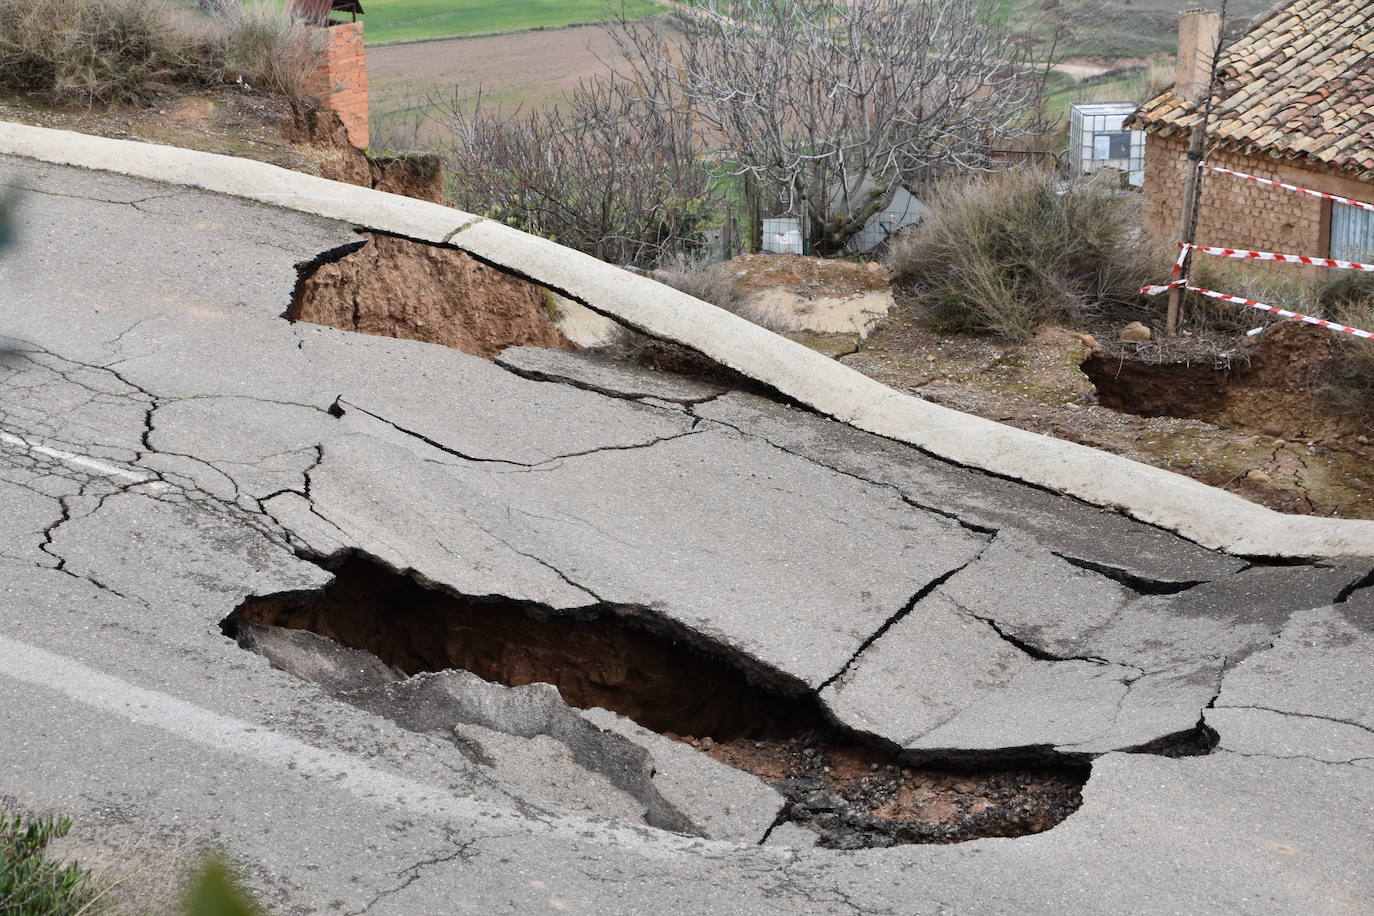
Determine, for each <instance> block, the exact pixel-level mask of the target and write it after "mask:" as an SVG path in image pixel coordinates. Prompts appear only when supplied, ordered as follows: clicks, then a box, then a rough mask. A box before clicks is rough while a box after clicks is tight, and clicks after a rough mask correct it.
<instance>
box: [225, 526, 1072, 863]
mask: <svg viewBox="0 0 1374 916" xmlns="http://www.w3.org/2000/svg"><path fill="white" fill-rule="evenodd" d="M322 565H326V566H327V567H328V568H329V569H330V570H331V571H332V572H333V573H334V576H335V578H334V580H333V581H332V582H331V583H330V584H328V585H326V586H324V587H323V588H320V589H317V590H310V591H299V592H290V593H284V594H278V595H269V596H264V597H254V598H249V599H248V600H246V601H244V602H243V603H242V604H241V605H240V606H239V608H238V609H237V610H235V611H234V613H233V614H231V615H230V616H229V617H227V618H226V619H225V620H224V622H223V624H222V629H223V631H224V632H225V634H226V635H228V636H230V637H236V636H237V634H238V630H239V624H240V623H256V624H266V625H269V626H277V627H284V628H288V629H298V630H307V631H310V632H313V633H316V634H318V635H320V636H324V637H327V638H329V639H331V640H334V641H335V642H337V643H339V644H341V645H344V646H347V647H349V648H351V649H357V650H361V651H365V652H369V653H371V654H373V655H375V656H377V657H378V658H380V659H381V660H382V661H383V662H385V663H387V664H389V665H392V666H395V667H396V668H399V669H400V670H402V671H404V672H405V673H406V674H408V675H415V674H419V673H422V672H433V671H443V670H447V669H455V668H456V669H464V670H466V671H469V672H472V673H473V674H476V675H478V676H479V677H481V678H484V679H486V680H489V681H493V682H497V683H500V684H504V685H507V686H512V687H513V686H520V685H524V684H531V683H538V682H544V683H550V684H553V685H554V686H555V687H557V688H558V690H559V692H560V693H561V695H562V697H563V699H564V701H565V702H566V703H568V704H569V705H571V706H575V707H579V708H584V709H585V708H591V707H596V706H600V707H603V708H606V709H609V710H612V711H614V712H617V713H620V714H621V715H623V716H626V717H627V718H630V719H632V720H634V721H635V722H637V723H639V724H640V725H643V726H644V727H646V728H649V729H652V730H654V731H656V732H659V733H661V734H664V735H666V736H668V737H671V738H674V739H676V740H679V741H683V742H685V743H687V744H690V745H692V746H693V747H695V748H697V749H698V750H701V751H702V752H704V753H707V754H710V755H711V756H712V757H714V758H715V759H717V760H720V761H722V762H724V763H726V764H729V765H730V766H733V767H736V768H738V769H741V770H744V771H746V772H749V773H753V774H754V775H756V776H758V777H760V778H761V779H763V780H764V781H766V782H768V783H770V784H771V785H773V786H774V787H776V788H777V789H778V790H779V791H780V792H781V793H782V794H783V795H784V797H785V798H786V799H787V802H788V804H787V805H786V807H785V808H784V815H783V817H784V819H786V820H792V821H796V822H799V823H802V824H805V825H806V826H808V827H810V828H811V829H813V830H815V831H816V832H817V833H819V834H820V836H821V843H822V845H824V846H829V847H833V848H847V849H854V848H863V847H874V846H892V845H896V844H901V843H954V842H961V841H963V840H970V839H976V838H979V837H994V836H996V837H1015V836H1024V835H1027V834H1032V833H1039V832H1041V831H1044V830H1047V829H1049V828H1050V827H1053V826H1055V825H1056V824H1058V823H1060V822H1061V821H1062V820H1063V819H1064V818H1066V817H1067V816H1068V815H1069V814H1071V813H1072V812H1073V811H1075V810H1076V809H1077V808H1078V806H1079V805H1080V804H1081V803H1082V795H1081V789H1082V787H1083V785H1084V783H1085V782H1086V781H1087V777H1088V773H1089V769H1090V768H1089V765H1088V764H1087V763H1086V762H1084V761H1079V760H1073V759H1070V758H1067V757H1064V756H1062V755H1042V756H1040V757H1038V758H1035V759H1020V760H998V761H989V760H986V759H982V760H962V761H944V762H939V763H936V762H932V761H914V760H911V759H904V758H903V757H902V756H901V755H900V754H899V753H898V752H897V750H895V749H893V748H890V747H885V746H883V745H882V744H881V743H880V742H878V741H877V740H876V739H869V738H867V737H865V736H862V735H859V734H855V733H852V732H849V731H847V730H846V729H844V728H842V727H839V726H837V725H836V724H834V723H833V722H832V721H830V720H829V719H828V718H827V716H826V715H825V713H824V711H823V710H822V708H821V705H820V703H819V702H818V700H817V699H816V697H815V695H814V694H812V693H809V692H807V691H806V690H805V689H804V688H800V687H798V686H797V685H795V684H792V685H787V683H786V681H785V680H784V679H783V677H782V676H781V675H779V674H777V673H773V674H772V676H771V677H770V676H769V672H768V671H766V670H762V669H760V668H759V667H758V666H757V665H756V664H753V665H751V664H750V663H748V662H747V661H746V660H744V659H740V658H738V657H737V656H736V655H735V654H734V653H731V652H730V650H728V649H725V648H723V647H720V646H718V645H714V644H711V643H709V642H708V641H706V640H704V639H703V638H701V637H699V636H695V635H694V634H690V633H689V632H688V631H686V630H680V629H677V628H676V625H672V624H670V623H668V622H666V621H663V620H662V619H660V618H657V617H655V616H652V615H650V614H649V613H647V612H645V611H644V610H643V609H638V608H624V607H611V606H593V607H588V608H582V609H579V610H577V611H574V612H564V611H553V610H552V609H550V608H547V607H544V606H541V605H537V604H532V603H528V602H520V601H514V600H511V599H507V598H501V597H476V598H474V597H460V596H456V595H453V594H450V593H448V592H445V591H442V590H439V589H437V588H430V587H425V586H424V585H422V584H421V583H420V582H417V581H416V580H415V579H414V578H412V577H410V576H408V575H402V574H398V573H395V572H392V571H390V570H388V569H386V568H385V567H383V566H382V565H381V564H379V563H377V562H375V561H373V560H372V559H370V558H367V557H365V556H363V555H360V554H357V553H350V554H346V555H344V556H343V557H336V558H334V559H333V560H332V561H329V562H327V563H322Z"/></svg>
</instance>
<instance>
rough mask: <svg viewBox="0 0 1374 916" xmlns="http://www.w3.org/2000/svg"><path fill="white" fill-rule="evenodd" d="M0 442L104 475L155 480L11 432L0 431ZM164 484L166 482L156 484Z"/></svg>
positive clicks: (136, 479) (140, 481) (148, 475)
mask: <svg viewBox="0 0 1374 916" xmlns="http://www.w3.org/2000/svg"><path fill="white" fill-rule="evenodd" d="M0 442H3V443H5V444H6V445H13V446H15V447H16V448H20V449H23V450H24V451H26V452H33V453H34V454H35V455H45V456H47V457H48V458H56V459H57V460H58V461H60V462H62V463H63V464H70V465H73V466H75V467H80V468H86V469H87V470H91V471H95V472H96V473H97V474H101V475H103V476H105V477H118V478H119V479H121V480H131V481H133V482H134V483H152V482H154V481H156V480H157V477H155V476H154V475H152V474H141V473H138V472H137V471H129V470H125V469H124V468H121V467H119V466H118V465H114V464H110V463H108V462H105V461H101V460H100V459H99V458H89V457H87V456H85V455H78V454H76V453H75V452H64V451H62V450H61V449H57V448H48V447H47V446H46V445H35V444H34V443H32V442H30V441H28V440H27V439H24V438H22V437H20V436H16V435H13V434H12V433H0ZM158 485H159V486H166V484H158Z"/></svg>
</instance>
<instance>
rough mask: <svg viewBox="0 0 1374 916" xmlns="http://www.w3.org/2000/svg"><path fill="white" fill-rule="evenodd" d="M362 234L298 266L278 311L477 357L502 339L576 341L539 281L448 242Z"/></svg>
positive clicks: (517, 343)
mask: <svg viewBox="0 0 1374 916" xmlns="http://www.w3.org/2000/svg"><path fill="white" fill-rule="evenodd" d="M363 235H364V238H366V240H367V241H365V242H364V243H363V244H362V246H361V247H360V248H358V249H356V250H353V251H351V252H349V253H347V254H345V255H344V256H343V257H341V258H338V259H337V260H334V261H329V262H326V263H323V264H318V265H314V266H312V267H308V268H306V269H304V270H303V271H302V275H301V278H300V281H299V282H298V283H297V285H296V294H295V297H294V299H293V301H292V303H291V309H290V310H289V311H288V312H287V316H286V317H288V318H290V319H291V320H293V321H309V322H311V323H313V324H324V325H329V326H330V327H334V328H340V329H342V330H345V331H358V332H360V333H363V334H375V335H377V336H379V337H399V338H402V339H406V340H423V341H426V342H428V343H437V344H442V345H443V346H446V347H453V348H454V349H455V350H462V351H463V352H464V353H471V354H472V355H474V356H481V357H483V358H485V359H492V358H494V357H495V356H496V355H497V354H499V353H500V352H501V351H502V350H504V349H506V348H507V347H521V346H524V347H554V348H557V349H562V350H572V349H576V347H575V346H574V345H573V343H572V342H571V341H569V340H568V338H567V337H566V336H565V335H564V334H563V332H562V331H560V330H558V329H557V328H555V327H554V326H553V324H552V323H551V322H550V316H549V307H548V301H547V294H546V293H545V291H544V290H542V289H540V288H539V287H537V286H534V285H533V284H530V283H527V282H525V281H524V280H520V279H518V278H516V277H512V276H510V275H509V274H505V273H502V272H501V271H499V270H496V269H495V268H493V267H488V266H487V265H485V264H483V263H482V262H480V261H478V260H476V259H475V258H473V257H471V256H470V255H468V254H466V253H464V252H461V251H456V250H454V249H452V248H441V247H439V246H435V245H426V244H423V243H421V242H413V241H411V240H409V239H403V238H397V237H395V236H390V235H383V234H380V233H371V232H369V233H363Z"/></svg>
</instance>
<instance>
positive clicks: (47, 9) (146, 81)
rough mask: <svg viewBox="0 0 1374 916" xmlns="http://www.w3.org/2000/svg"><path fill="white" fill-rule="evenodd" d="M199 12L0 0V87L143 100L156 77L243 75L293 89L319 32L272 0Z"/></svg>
mask: <svg viewBox="0 0 1374 916" xmlns="http://www.w3.org/2000/svg"><path fill="white" fill-rule="evenodd" d="M214 8H215V10H216V14H215V15H214V16H212V17H208V18H207V17H202V16H196V15H194V14H193V13H191V12H190V11H189V10H182V9H179V8H177V7H174V6H173V5H172V4H171V3H170V2H168V0H0V89H4V90H6V91H11V92H31V93H35V94H37V95H39V96H41V97H44V98H46V99H49V100H51V101H54V102H58V103H78V104H83V105H91V104H115V103H129V102H141V101H146V100H147V99H148V98H149V97H150V96H151V95H152V94H153V92H154V90H155V87H156V84H157V83H159V82H171V83H181V84H193V85H203V84H210V83H214V82H219V81H223V80H233V79H234V78H236V77H242V78H243V79H244V80H245V81H246V82H248V83H249V84H250V85H252V86H255V87H257V88H260V89H264V90H266V91H269V92H277V93H282V94H285V95H290V96H295V97H299V96H301V95H303V94H304V93H305V92H306V91H307V89H308V87H307V79H308V77H309V75H310V73H311V72H312V71H313V70H314V68H315V65H316V64H317V63H318V61H319V56H320V54H321V53H322V50H323V31H322V30H321V29H318V28H315V27H313V26H308V25H305V24H304V23H302V22H301V21H299V20H297V19H295V18H293V17H292V16H290V15H289V14H287V13H286V12H285V11H284V10H283V8H282V7H281V5H280V4H279V3H277V2H276V0H248V2H244V3H241V2H239V0H234V2H232V3H228V4H217V5H216V6H215V7H214Z"/></svg>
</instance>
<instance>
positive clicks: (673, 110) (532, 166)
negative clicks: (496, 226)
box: [433, 77, 719, 268]
mask: <svg viewBox="0 0 1374 916" xmlns="http://www.w3.org/2000/svg"><path fill="white" fill-rule="evenodd" d="M651 88H652V87H643V86H639V85H635V84H632V83H630V82H628V81H625V80H622V79H619V78H614V77H605V78H602V79H597V80H589V81H586V82H584V83H582V84H581V85H580V86H578V88H577V89H575V90H574V91H573V92H571V93H570V94H569V95H568V96H567V97H566V98H565V99H564V100H563V104H562V105H561V106H560V107H558V108H552V109H546V110H540V111H529V112H525V111H518V110H517V111H514V112H507V111H503V110H502V109H501V108H500V107H499V106H493V105H491V104H489V103H487V102H485V101H484V100H483V99H481V98H480V97H479V98H478V99H477V100H476V103H475V104H472V103H471V100H470V99H468V98H465V97H463V96H462V95H454V96H451V97H449V98H447V99H440V100H437V101H436V102H435V103H434V106H433V107H434V108H435V109H436V110H438V111H439V112H440V114H439V117H438V121H437V123H438V125H439V126H440V127H441V128H442V129H443V130H444V131H446V132H447V135H448V136H447V138H441V139H440V140H439V143H440V144H441V145H443V146H445V147H446V148H447V149H446V152H447V156H448V170H447V175H448V181H449V184H448V193H449V195H450V197H452V199H453V200H454V203H455V204H456V205H457V206H459V207H461V208H462V209H464V210H468V211H469V212H472V213H479V214H482V215H484V216H488V217H490V218H492V219H497V220H500V221H502V222H504V223H506V224H507V225H510V226H514V227H516V228H518V229H523V230H525V231H527V232H531V233H534V234H536V235H542V236H544V237H545V238H549V239H553V240H554V241H556V242H559V243H561V244H563V245H567V246H568V247H570V248H576V249H577V250H579V251H583V252H586V253H587V254H590V255H593V256H595V257H598V258H600V259H601V260H603V261H609V262H611V263H614V264H627V265H633V266H636V267H645V268H647V267H652V266H654V265H656V264H658V263H659V262H660V261H661V260H662V259H663V258H664V257H666V256H669V255H672V254H675V253H679V252H688V251H694V250H696V249H699V248H700V245H701V241H702V233H703V230H704V229H705V227H706V224H707V223H708V222H709V221H710V220H711V219H712V218H713V217H715V215H716V214H717V213H718V212H719V211H718V204H717V203H716V202H715V200H714V197H713V192H712V187H711V181H710V176H709V174H708V171H707V169H706V167H705V166H704V165H703V164H702V161H701V157H702V147H701V146H700V145H699V144H698V143H697V141H696V140H695V139H694V137H693V136H692V134H691V132H690V130H689V122H690V116H689V115H688V113H686V112H684V111H683V110H681V108H679V107H676V106H674V105H671V104H660V102H661V100H657V99H655V98H652V97H649V96H648V95H646V93H649V92H650V91H651Z"/></svg>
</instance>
